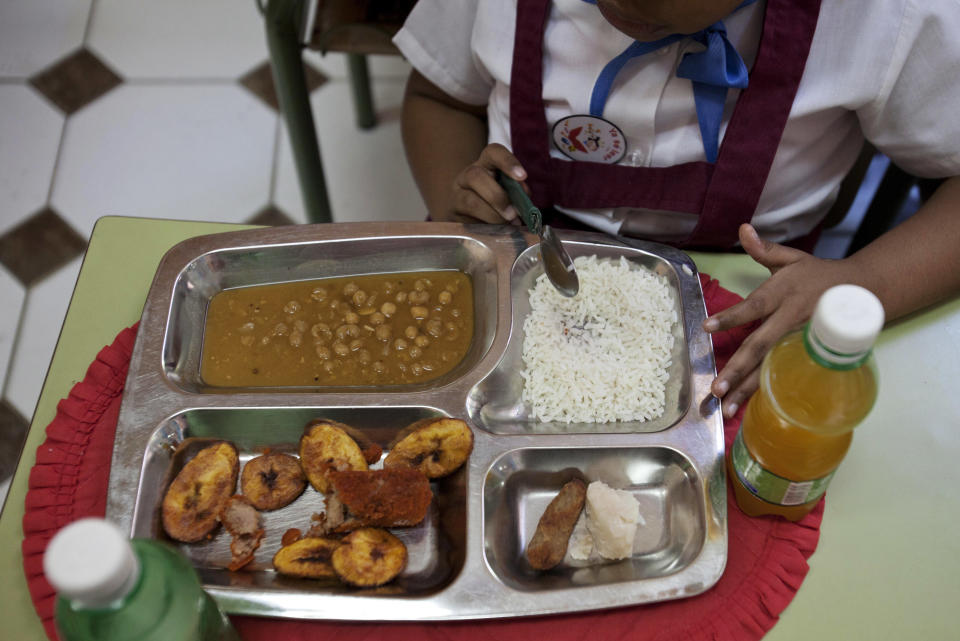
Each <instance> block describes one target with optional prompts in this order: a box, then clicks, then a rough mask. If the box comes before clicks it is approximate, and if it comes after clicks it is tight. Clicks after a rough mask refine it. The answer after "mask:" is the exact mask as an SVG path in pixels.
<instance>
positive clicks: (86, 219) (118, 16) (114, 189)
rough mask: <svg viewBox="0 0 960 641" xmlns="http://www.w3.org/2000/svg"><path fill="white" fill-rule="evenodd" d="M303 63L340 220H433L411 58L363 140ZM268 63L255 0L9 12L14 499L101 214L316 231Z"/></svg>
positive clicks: (3, 412)
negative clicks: (416, 144)
mask: <svg viewBox="0 0 960 641" xmlns="http://www.w3.org/2000/svg"><path fill="white" fill-rule="evenodd" d="M307 60H308V63H309V65H310V69H309V71H310V73H309V74H308V75H309V78H310V85H311V86H312V87H313V88H314V91H313V93H312V101H313V107H314V111H315V115H316V120H317V128H318V132H319V136H320V140H321V149H322V153H323V162H324V165H325V170H326V172H327V183H328V189H329V192H330V200H331V204H332V208H333V211H334V217H335V219H336V220H338V221H355V220H384V219H389V220H421V219H422V218H423V215H424V212H423V206H422V203H421V201H420V198H419V195H418V194H417V191H416V188H415V186H414V184H413V181H412V179H411V177H410V175H409V172H408V170H407V168H406V162H405V160H404V155H403V151H402V148H401V143H400V134H399V113H400V101H401V96H402V92H403V85H404V81H405V78H406V75H407V72H408V67H407V65H406V63H405V62H403V61H402V60H400V59H397V58H374V59H372V60H371V74H372V76H373V84H374V97H375V104H376V105H377V110H378V115H379V120H380V122H379V124H378V126H377V127H376V128H375V129H373V130H370V131H358V130H357V129H356V127H355V125H354V115H353V111H352V105H351V102H350V100H351V98H350V90H349V85H348V83H347V81H346V72H345V64H344V60H343V58H342V57H341V56H336V55H331V56H329V57H325V58H321V57H320V56H319V55H317V54H314V53H308V54H307ZM266 65H267V51H266V45H265V40H264V36H263V24H262V19H261V16H260V14H259V13H258V12H257V10H256V8H255V2H254V0H246V1H238V0H204V2H195V1H194V0H165V1H164V2H155V1H147V0H56V1H54V0H3V2H0V297H2V298H0V299H2V300H3V302H4V304H3V309H2V311H0V364H2V367H0V390H2V394H0V501H2V497H3V496H4V495H5V493H6V486H5V483H6V482H7V480H8V479H7V477H8V475H9V473H10V469H11V466H12V464H13V463H14V462H15V460H16V455H17V453H18V452H19V448H20V443H21V438H22V435H23V433H24V430H25V428H26V426H27V424H28V422H29V419H30V417H31V416H32V414H33V411H34V407H35V405H36V402H37V399H38V397H39V394H40V390H41V387H42V385H43V381H44V376H45V374H46V369H47V365H48V364H49V361H50V357H51V355H52V354H53V349H54V347H55V345H56V341H57V336H58V334H59V330H60V325H61V323H62V320H63V316H64V314H65V312H66V307H67V304H68V302H69V299H70V295H71V293H72V290H73V286H74V282H75V280H76V277H77V274H78V272H79V268H80V263H81V258H82V254H83V251H84V248H85V246H86V241H87V239H88V238H89V235H90V232H91V230H92V229H93V225H94V223H95V222H96V220H97V219H98V218H99V217H101V216H104V215H130V216H147V217H160V218H175V219H188V220H212V221H222V222H248V221H252V220H256V221H258V222H265V223H267V224H282V223H289V222H295V223H300V222H305V220H306V219H305V215H304V209H303V206H302V203H301V200H300V194H299V188H298V185H297V179H296V175H295V170H294V166H293V159H292V155H291V152H290V148H289V145H288V142H287V138H286V136H287V134H286V130H285V128H284V126H283V124H282V122H281V119H280V117H279V115H278V112H277V108H276V98H275V96H274V95H273V94H272V83H271V81H270V74H269V70H268V67H267V66H266ZM849 233H850V232H849V229H847V228H843V227H841V228H839V229H838V230H837V231H836V232H835V233H833V234H832V236H831V237H828V238H826V239H825V241H824V244H823V251H824V252H827V253H835V254H837V255H839V254H842V251H843V248H844V247H845V242H846V240H847V239H848V238H849ZM118 330H119V328H118Z"/></svg>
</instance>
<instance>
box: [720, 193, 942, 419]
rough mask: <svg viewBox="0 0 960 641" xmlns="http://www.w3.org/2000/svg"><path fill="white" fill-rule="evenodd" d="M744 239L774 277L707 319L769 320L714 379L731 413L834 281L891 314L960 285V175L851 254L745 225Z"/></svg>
mask: <svg viewBox="0 0 960 641" xmlns="http://www.w3.org/2000/svg"><path fill="white" fill-rule="evenodd" d="M740 242H741V244H742V245H743V248H744V249H745V250H746V251H747V253H748V254H750V256H751V257H753V259H754V260H756V261H757V262H758V263H760V264H761V265H763V266H764V267H767V268H768V269H770V272H771V276H770V278H769V279H768V280H767V281H766V282H764V283H763V284H762V285H761V286H760V287H758V288H757V289H756V290H754V291H753V292H752V293H751V294H750V295H749V296H747V298H746V299H745V300H744V301H743V302H741V303H739V304H737V305H734V306H733V307H730V308H729V309H726V310H724V311H722V312H720V313H718V314H715V315H713V316H711V317H710V318H708V319H707V320H705V321H704V329H705V330H706V331H708V332H715V331H722V330H725V329H729V328H731V327H736V326H738V325H743V324H746V323H749V322H751V321H754V320H757V319H762V324H761V325H760V327H758V328H757V329H756V331H754V332H753V333H752V334H751V335H750V336H749V337H748V338H747V339H746V340H745V341H744V342H743V344H742V345H741V346H740V348H739V349H738V350H737V352H736V353H735V354H734V355H733V356H732V357H731V358H730V361H729V362H728V363H727V365H726V367H724V368H723V370H722V371H721V372H720V373H719V374H718V376H717V378H716V379H715V380H714V382H713V388H712V390H713V393H714V394H715V395H716V396H718V397H722V398H723V399H724V408H723V411H724V414H725V415H727V416H732V415H733V414H735V413H736V411H737V409H738V408H739V407H740V406H741V405H743V403H744V402H746V401H747V399H748V398H749V397H750V395H751V394H752V393H753V392H754V390H756V389H757V385H758V382H759V377H760V370H759V367H760V363H761V361H762V360H763V356H764V355H765V354H766V353H767V351H768V350H769V349H770V347H772V346H773V344H774V342H776V341H777V340H778V339H779V338H780V337H781V336H783V335H784V334H786V333H787V332H789V331H791V330H793V329H796V328H798V327H800V326H801V325H802V324H803V323H805V322H806V321H807V320H808V319H809V318H810V316H811V315H812V314H813V308H814V306H815V305H816V302H817V300H818V299H819V297H820V294H822V293H823V292H824V291H825V290H826V289H827V288H829V287H831V286H833V285H837V284H840V283H854V284H857V285H862V286H863V287H866V288H867V289H869V290H870V291H872V292H874V293H875V294H876V295H877V296H878V297H879V298H880V301H881V302H882V303H883V307H884V310H885V311H886V317H887V320H892V319H895V318H898V317H900V316H903V315H905V314H908V313H910V312H913V311H916V310H918V309H921V308H923V307H926V306H927V305H931V304H933V303H935V302H938V301H941V300H944V299H946V298H947V297H949V296H953V295H955V294H957V293H958V292H960V250H958V248H960V177H955V178H951V179H949V180H947V181H946V182H945V183H943V184H942V185H941V186H940V188H939V189H938V190H937V191H936V193H935V194H934V195H933V197H931V198H930V200H928V201H927V202H926V203H925V204H924V205H923V207H921V208H920V209H919V210H918V211H917V212H916V213H915V214H914V215H913V216H911V217H910V218H908V219H907V220H905V221H904V222H903V223H901V224H900V225H898V226H897V227H895V228H894V229H892V230H890V231H889V232H887V233H886V234H884V235H883V236H881V237H880V238H878V239H877V240H875V241H874V242H872V243H871V244H869V245H868V246H866V247H864V248H863V249H861V250H860V251H859V252H857V253H856V254H854V255H853V256H850V257H849V258H845V259H842V260H826V259H821V258H815V257H814V256H811V255H810V254H807V253H805V252H802V251H799V250H796V249H790V248H788V247H784V246H783V245H778V244H776V243H771V242H767V241H763V240H761V239H760V238H759V237H758V236H757V234H756V232H755V231H754V229H753V227H751V226H750V225H744V226H742V227H741V229H740Z"/></svg>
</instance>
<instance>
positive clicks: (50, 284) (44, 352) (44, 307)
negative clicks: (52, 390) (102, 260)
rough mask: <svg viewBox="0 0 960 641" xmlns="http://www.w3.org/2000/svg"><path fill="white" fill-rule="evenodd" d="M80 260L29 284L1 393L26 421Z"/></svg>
mask: <svg viewBox="0 0 960 641" xmlns="http://www.w3.org/2000/svg"><path fill="white" fill-rule="evenodd" d="M82 262H83V260H82V259H81V258H77V259H76V260H74V261H73V262H71V263H70V264H69V265H67V266H66V267H64V268H63V269H60V270H59V271H57V272H56V273H54V274H53V275H52V276H50V277H48V278H46V279H44V280H42V281H40V282H39V283H37V284H36V285H34V286H33V287H31V288H30V292H29V293H28V295H27V297H26V301H25V305H24V312H23V320H22V322H21V327H20V335H19V338H18V340H17V344H16V346H15V347H14V350H13V358H12V359H11V361H10V371H9V372H8V373H7V384H6V389H5V390H4V395H5V396H6V399H7V400H8V401H10V403H11V404H12V405H13V406H14V407H15V408H17V411H19V412H20V413H21V414H23V416H24V417H26V419H27V420H28V421H29V420H31V419H32V418H33V411H34V409H36V406H37V400H38V399H39V398H40V392H41V390H42V389H43V381H44V379H45V378H46V376H47V370H48V369H49V367H50V359H51V358H52V357H53V350H54V348H55V347H56V346H57V339H58V338H59V337H60V328H61V327H62V326H63V318H64V316H65V315H66V313H67V307H69V306H70V297H71V296H72V295H73V288H74V286H75V285H76V282H77V275H78V274H79V273H80V264H81V263H82Z"/></svg>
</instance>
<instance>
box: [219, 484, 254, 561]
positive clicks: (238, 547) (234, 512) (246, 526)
mask: <svg viewBox="0 0 960 641" xmlns="http://www.w3.org/2000/svg"><path fill="white" fill-rule="evenodd" d="M220 522H221V523H223V527H224V528H226V530H227V532H229V533H230V535H231V536H232V537H233V540H232V541H230V554H231V560H230V565H228V566H227V568H228V569H230V570H234V571H235V570H239V569H240V568H242V567H243V566H245V565H246V564H248V563H250V561H252V560H253V554H254V552H256V551H257V548H259V547H260V541H261V540H262V539H263V535H264V530H263V517H262V516H261V515H260V512H258V511H257V509H256V508H255V507H254V506H253V504H252V503H251V502H250V499H248V498H247V497H245V496H242V495H240V494H235V495H234V496H231V497H230V499H229V500H228V501H227V502H226V504H225V505H224V506H223V509H222V510H221V511H220Z"/></svg>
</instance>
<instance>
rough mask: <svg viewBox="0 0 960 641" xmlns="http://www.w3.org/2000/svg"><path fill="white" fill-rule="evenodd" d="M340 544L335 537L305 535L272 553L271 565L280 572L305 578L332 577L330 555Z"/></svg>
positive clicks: (333, 574)
mask: <svg viewBox="0 0 960 641" xmlns="http://www.w3.org/2000/svg"><path fill="white" fill-rule="evenodd" d="M339 546H340V541H338V540H336V539H326V538H322V537H316V536H311V537H305V538H302V539H300V540H298V541H294V542H293V543H291V544H290V545H285V546H283V547H282V548H280V549H279V550H277V553H276V554H274V555H273V567H274V568H275V569H276V570H277V572H279V573H280V574H283V575H286V576H296V577H301V578H306V579H332V578H335V577H336V576H337V575H336V573H335V572H334V571H333V564H332V563H331V560H330V559H331V557H332V556H333V553H334V550H336V549H337V548H338V547H339Z"/></svg>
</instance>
